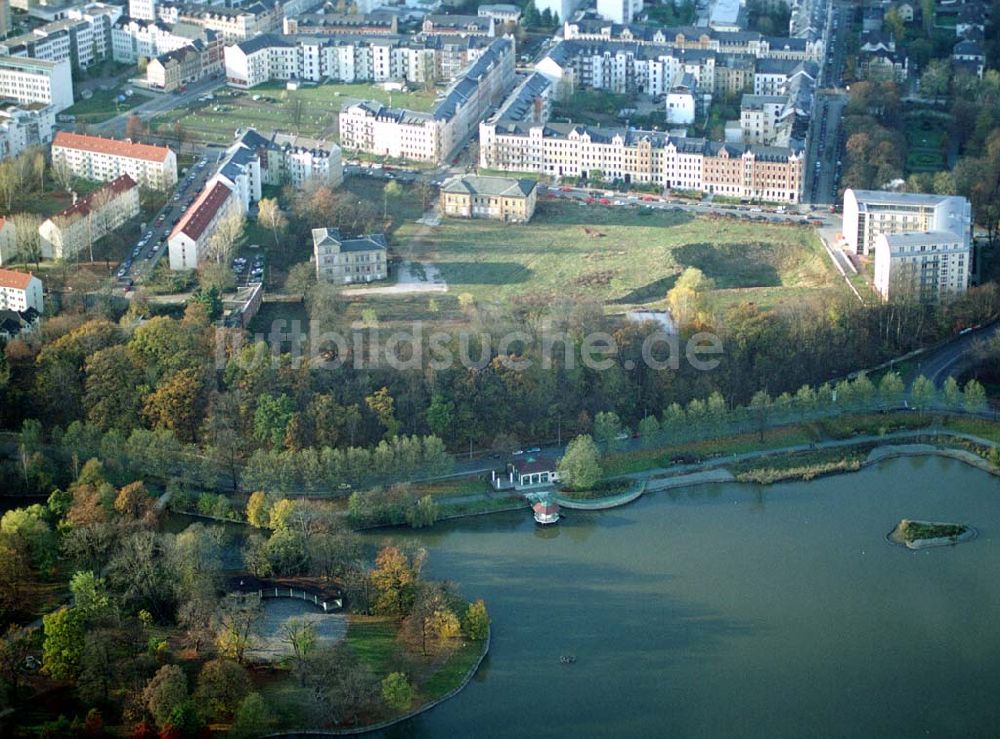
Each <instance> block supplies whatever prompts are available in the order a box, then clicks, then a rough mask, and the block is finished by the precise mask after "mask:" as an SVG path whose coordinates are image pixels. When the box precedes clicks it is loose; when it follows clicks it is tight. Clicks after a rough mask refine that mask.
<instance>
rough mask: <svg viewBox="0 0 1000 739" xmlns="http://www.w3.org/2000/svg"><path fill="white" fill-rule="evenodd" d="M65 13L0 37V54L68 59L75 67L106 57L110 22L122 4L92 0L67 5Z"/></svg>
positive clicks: (115, 17)
mask: <svg viewBox="0 0 1000 739" xmlns="http://www.w3.org/2000/svg"><path fill="white" fill-rule="evenodd" d="M66 16H67V17H66V18H64V19H62V20H57V21H52V22H50V23H45V24H44V25H41V26H38V27H37V28H35V29H33V30H32V31H30V32H28V33H23V34H21V35H19V36H12V37H10V38H7V39H4V40H3V41H0V54H6V55H9V56H20V57H28V58H31V59H44V60H46V61H53V62H59V61H65V60H68V61H69V62H70V64H71V65H72V66H73V68H75V69H87V68H88V67H90V66H91V65H93V64H95V63H97V62H100V61H103V60H104V59H106V58H107V57H108V56H109V50H110V43H109V41H110V36H111V25H112V24H113V23H114V22H115V21H116V20H118V18H119V17H120V16H121V8H118V7H117V6H114V5H105V4H103V3H92V4H90V5H86V6H81V7H76V8H70V9H69V10H67V12H66Z"/></svg>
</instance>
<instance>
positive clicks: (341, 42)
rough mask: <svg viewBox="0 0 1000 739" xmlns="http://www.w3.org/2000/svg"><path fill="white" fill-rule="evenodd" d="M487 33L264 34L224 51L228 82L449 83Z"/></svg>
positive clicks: (484, 44) (481, 49) (482, 48)
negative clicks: (458, 34) (407, 34)
mask: <svg viewBox="0 0 1000 739" xmlns="http://www.w3.org/2000/svg"><path fill="white" fill-rule="evenodd" d="M490 43H491V41H490V39H489V38H486V37H483V36H466V37H460V36H419V37H414V38H411V37H404V36H388V35H372V36H346V35H345V36H342V35H337V34H317V35H305V34H297V35H292V34H286V35H283V36H279V35H276V34H262V35H260V36H257V37H255V38H252V39H250V40H249V41H245V42H242V43H239V44H232V45H230V46H227V47H226V50H225V60H226V61H225V65H226V81H227V82H228V84H230V85H231V86H233V87H239V88H242V89H249V88H252V87H256V86H257V85H260V84H263V83H265V82H270V81H272V80H304V81H309V82H317V83H320V82H325V81H327V80H335V81H337V82H386V81H406V82H411V83H414V84H424V83H426V82H439V81H440V82H450V81H452V80H453V79H455V77H457V76H458V75H459V74H460V73H461V72H462V71H463V70H464V69H465V68H466V67H468V66H469V65H470V64H471V63H472V62H474V61H475V60H476V59H478V58H479V57H480V56H482V54H484V53H485V52H486V50H487V49H488V48H489V44H490Z"/></svg>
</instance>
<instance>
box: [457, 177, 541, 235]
mask: <svg viewBox="0 0 1000 739" xmlns="http://www.w3.org/2000/svg"><path fill="white" fill-rule="evenodd" d="M536 190H537V183H536V182H535V180H529V179H514V178H513V177H480V176H477V175H459V176H455V177H452V178H451V179H449V180H447V181H446V182H445V183H444V184H443V185H442V186H441V194H440V204H441V212H442V213H443V214H444V215H446V216H449V217H451V218H489V219H491V220H495V221H504V222H506V223H527V222H528V221H530V220H531V216H532V215H534V213H535V203H536V197H537V193H536Z"/></svg>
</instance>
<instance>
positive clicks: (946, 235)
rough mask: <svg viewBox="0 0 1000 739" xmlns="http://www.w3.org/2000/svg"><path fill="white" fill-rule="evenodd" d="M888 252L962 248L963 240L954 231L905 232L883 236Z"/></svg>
mask: <svg viewBox="0 0 1000 739" xmlns="http://www.w3.org/2000/svg"><path fill="white" fill-rule="evenodd" d="M883 236H884V237H885V242H886V244H887V245H888V246H889V250H890V251H897V250H899V249H903V248H905V247H909V246H939V245H941V244H958V245H959V246H962V247H964V245H965V240H964V239H963V238H962V237H961V236H959V235H958V234H956V233H955V232H954V231H907V232H905V233H897V234H883Z"/></svg>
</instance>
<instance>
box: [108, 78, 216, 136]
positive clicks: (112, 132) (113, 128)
mask: <svg viewBox="0 0 1000 739" xmlns="http://www.w3.org/2000/svg"><path fill="white" fill-rule="evenodd" d="M224 84H225V79H223V78H218V79H208V80H202V81H200V82H192V83H191V84H190V85H188V88H187V90H186V91H184V92H182V93H178V94H174V93H149V92H148V91H146V90H142V91H141V92H142V93H143V94H152V95H153V99H152V100H149V101H147V102H145V103H143V104H142V105H137V106H136V107H135V108H132V110H129V111H126V112H125V113H122V114H121V115H117V116H115V117H114V118H111V119H109V120H107V121H104V122H103V123H97V124H95V125H94V126H92V128H94V129H95V130H96V131H97V132H98V133H100V134H102V135H104V136H116V137H119V138H121V137H123V136H125V126H126V124H127V122H128V117H129V116H130V115H132V114H133V113H134V114H135V115H138V116H139V117H140V118H141V119H142V120H144V121H148V120H149V119H150V118H152V117H153V116H155V115H157V114H158V113H165V112H167V111H168V110H172V109H173V108H178V107H181V106H184V105H187V104H188V103H191V102H193V101H195V100H196V99H198V98H199V97H201V96H202V95H205V94H206V93H209V92H213V91H214V90H217V89H218V88H220V87H222V86H223V85H224Z"/></svg>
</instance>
